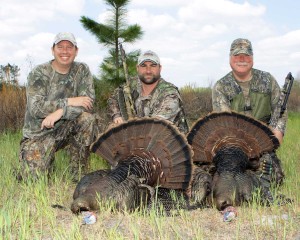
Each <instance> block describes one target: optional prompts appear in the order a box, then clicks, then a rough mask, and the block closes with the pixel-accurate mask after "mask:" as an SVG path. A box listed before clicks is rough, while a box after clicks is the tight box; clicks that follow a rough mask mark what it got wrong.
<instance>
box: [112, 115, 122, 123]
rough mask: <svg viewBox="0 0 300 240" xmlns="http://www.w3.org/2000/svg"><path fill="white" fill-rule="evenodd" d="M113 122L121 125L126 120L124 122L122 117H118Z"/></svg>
mask: <svg viewBox="0 0 300 240" xmlns="http://www.w3.org/2000/svg"><path fill="white" fill-rule="evenodd" d="M113 122H114V123H116V124H119V123H123V122H124V120H123V118H122V117H116V118H115V119H114V120H113Z"/></svg>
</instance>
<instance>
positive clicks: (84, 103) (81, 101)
mask: <svg viewBox="0 0 300 240" xmlns="http://www.w3.org/2000/svg"><path fill="white" fill-rule="evenodd" d="M68 106H73V107H84V108H85V109H86V110H88V111H90V110H92V109H93V99H91V98H90V97H73V98H68Z"/></svg>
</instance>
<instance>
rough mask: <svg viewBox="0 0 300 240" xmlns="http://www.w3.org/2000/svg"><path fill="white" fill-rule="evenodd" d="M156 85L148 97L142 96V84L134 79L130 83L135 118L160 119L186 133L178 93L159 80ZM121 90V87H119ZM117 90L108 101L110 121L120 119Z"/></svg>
mask: <svg viewBox="0 0 300 240" xmlns="http://www.w3.org/2000/svg"><path fill="white" fill-rule="evenodd" d="M158 81H159V82H158V84H157V86H156V87H155V89H154V90H153V91H152V93H151V94H150V95H148V96H142V84H141V81H140V80H139V79H138V78H137V77H136V78H133V79H131V81H130V92H131V98H132V100H133V102H134V110H135V116H136V117H161V118H163V119H167V120H169V121H171V122H173V123H174V124H175V125H176V126H177V127H178V128H179V130H180V131H181V132H183V133H187V132H188V125H187V121H186V117H185V114H184V111H183V107H182V100H181V96H180V93H179V91H178V89H177V87H176V86H174V85H173V84H172V83H169V82H167V81H165V80H164V79H162V78H161V79H159V80H158ZM120 88H122V86H121V87H120ZM120 88H117V89H116V90H115V92H114V94H113V95H112V96H111V97H110V98H109V99H108V107H109V114H110V116H111V118H112V119H115V118H117V117H122V114H121V111H120V105H119V101H118V99H119V98H118V94H119V92H120Z"/></svg>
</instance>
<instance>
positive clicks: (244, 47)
mask: <svg viewBox="0 0 300 240" xmlns="http://www.w3.org/2000/svg"><path fill="white" fill-rule="evenodd" d="M242 53H243V54H247V55H249V56H250V55H251V56H252V55H253V50H252V44H251V42H250V41H249V40H248V39H245V38H238V39H235V40H234V41H233V42H232V44H231V47H230V55H233V56H235V55H238V54H242Z"/></svg>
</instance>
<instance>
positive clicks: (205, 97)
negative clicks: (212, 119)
mask: <svg viewBox="0 0 300 240" xmlns="http://www.w3.org/2000/svg"><path fill="white" fill-rule="evenodd" d="M180 93H181V98H182V101H183V107H184V110H185V114H186V117H187V121H188V123H189V126H191V125H192V123H193V122H195V121H196V120H197V119H198V118H200V117H204V116H205V115H207V114H208V113H210V112H211V111H212V100H211V89H210V88H195V87H192V86H190V85H188V86H185V87H183V88H181V89H180Z"/></svg>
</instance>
